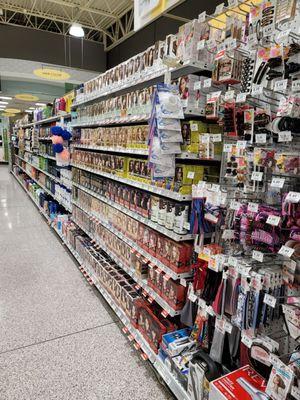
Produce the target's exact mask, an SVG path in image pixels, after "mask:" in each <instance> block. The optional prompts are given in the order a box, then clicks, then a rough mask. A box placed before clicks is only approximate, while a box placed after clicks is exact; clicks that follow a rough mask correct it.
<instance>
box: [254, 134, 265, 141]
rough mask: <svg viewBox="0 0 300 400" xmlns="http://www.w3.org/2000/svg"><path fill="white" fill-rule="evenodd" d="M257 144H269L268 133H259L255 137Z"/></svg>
mask: <svg viewBox="0 0 300 400" xmlns="http://www.w3.org/2000/svg"><path fill="white" fill-rule="evenodd" d="M255 142H256V143H267V134H266V133H257V134H256V135H255Z"/></svg>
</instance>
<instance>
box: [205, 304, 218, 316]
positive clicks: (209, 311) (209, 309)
mask: <svg viewBox="0 0 300 400" xmlns="http://www.w3.org/2000/svg"><path fill="white" fill-rule="evenodd" d="M206 312H207V314H209V315H211V316H212V317H214V316H215V315H216V314H215V312H214V310H213V308H212V306H207V307H206Z"/></svg>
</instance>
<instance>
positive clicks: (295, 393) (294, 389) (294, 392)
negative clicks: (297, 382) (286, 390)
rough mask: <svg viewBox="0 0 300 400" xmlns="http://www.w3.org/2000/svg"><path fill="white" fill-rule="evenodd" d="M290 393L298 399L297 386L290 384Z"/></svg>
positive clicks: (299, 393)
mask: <svg viewBox="0 0 300 400" xmlns="http://www.w3.org/2000/svg"><path fill="white" fill-rule="evenodd" d="M291 395H292V396H293V397H294V398H295V399H296V400H300V388H299V387H297V386H292V390H291Z"/></svg>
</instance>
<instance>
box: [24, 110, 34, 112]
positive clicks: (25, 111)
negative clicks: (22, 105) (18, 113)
mask: <svg viewBox="0 0 300 400" xmlns="http://www.w3.org/2000/svg"><path fill="white" fill-rule="evenodd" d="M25 112H27V113H32V112H33V110H25Z"/></svg>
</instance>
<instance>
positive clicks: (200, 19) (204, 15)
mask: <svg viewBox="0 0 300 400" xmlns="http://www.w3.org/2000/svg"><path fill="white" fill-rule="evenodd" d="M205 20H206V11H203V12H202V13H201V14H199V16H198V21H199V22H205Z"/></svg>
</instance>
